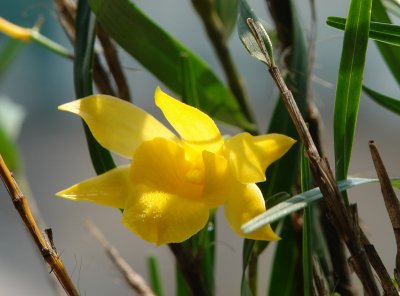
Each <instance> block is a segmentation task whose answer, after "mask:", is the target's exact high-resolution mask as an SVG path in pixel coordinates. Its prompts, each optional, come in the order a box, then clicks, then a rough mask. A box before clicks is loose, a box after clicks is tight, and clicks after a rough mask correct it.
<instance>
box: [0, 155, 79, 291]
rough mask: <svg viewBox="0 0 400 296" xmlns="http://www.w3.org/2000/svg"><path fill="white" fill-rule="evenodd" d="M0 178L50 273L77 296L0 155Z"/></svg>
mask: <svg viewBox="0 0 400 296" xmlns="http://www.w3.org/2000/svg"><path fill="white" fill-rule="evenodd" d="M0 177H1V179H2V180H3V183H4V185H5V187H6V189H7V191H8V193H9V195H10V197H11V200H12V202H13V204H14V207H15V209H16V210H17V211H18V213H19V215H20V217H21V219H22V221H23V222H24V224H25V226H26V228H27V229H28V231H29V233H30V235H31V237H32V238H33V241H34V242H35V244H36V246H37V247H38V249H39V252H40V254H41V255H42V257H43V259H44V260H45V261H46V263H47V265H48V267H49V269H50V272H52V273H54V275H55V276H56V278H57V279H58V281H59V282H60V284H61V285H62V287H63V288H64V290H65V292H66V293H67V295H70V296H79V293H78V290H77V289H76V287H75V285H74V283H73V282H72V280H71V278H70V276H69V274H68V272H67V270H66V269H65V267H64V264H63V262H62V260H61V259H60V258H59V256H58V254H57V251H56V250H55V249H54V248H53V247H52V246H51V244H50V243H49V241H48V240H47V239H46V238H45V237H44V236H43V234H42V232H41V231H40V229H39V227H38V226H37V223H36V221H35V219H34V218H33V215H32V212H31V210H30V208H29V203H28V200H27V199H26V197H25V196H24V194H23V193H22V192H21V190H20V189H19V187H18V184H17V182H16V181H15V179H14V178H13V176H12V173H11V172H10V170H9V169H8V167H7V165H6V164H5V162H4V160H3V158H2V157H1V155H0Z"/></svg>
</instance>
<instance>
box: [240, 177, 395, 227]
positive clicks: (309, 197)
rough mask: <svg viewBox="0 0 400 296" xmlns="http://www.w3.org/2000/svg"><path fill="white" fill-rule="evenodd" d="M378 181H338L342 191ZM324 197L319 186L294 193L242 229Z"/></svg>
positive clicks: (274, 218) (270, 220)
mask: <svg viewBox="0 0 400 296" xmlns="http://www.w3.org/2000/svg"><path fill="white" fill-rule="evenodd" d="M391 181H392V186H393V187H395V188H400V179H397V178H396V179H392V180H391ZM373 182H378V179H366V178H350V179H347V180H341V181H339V182H338V183H337V185H338V188H339V190H340V191H345V190H347V189H350V188H352V187H355V186H360V185H363V184H368V183H373ZM321 197H322V193H321V191H320V190H319V188H318V187H316V188H313V189H311V190H308V191H306V192H303V193H301V194H297V195H294V196H293V197H291V198H289V199H288V200H286V201H284V202H282V203H280V204H278V205H276V206H274V207H272V208H270V209H268V210H267V211H266V212H265V213H263V214H261V215H258V216H257V217H255V218H253V219H252V220H250V221H249V222H247V223H246V224H243V225H242V230H243V231H244V232H245V233H250V232H252V231H254V230H257V229H258V228H260V227H263V226H265V225H267V224H271V223H273V222H275V221H278V220H279V219H282V218H283V217H285V216H287V215H289V214H291V213H293V212H296V211H298V210H301V209H304V208H305V207H306V206H307V205H308V204H310V203H311V202H314V201H316V200H318V199H320V198H321Z"/></svg>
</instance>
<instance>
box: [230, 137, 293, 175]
mask: <svg viewBox="0 0 400 296" xmlns="http://www.w3.org/2000/svg"><path fill="white" fill-rule="evenodd" d="M295 142H296V141H295V140H293V139H292V138H289V137H287V136H284V135H280V134H268V135H262V136H251V135H250V134H248V133H241V134H238V135H236V136H234V137H232V138H230V139H229V140H227V141H226V143H225V155H226V157H227V158H228V159H229V162H230V165H231V166H232V169H233V171H234V173H235V176H236V178H237V180H238V181H239V182H242V183H256V182H261V181H265V179H266V178H265V170H266V169H267V167H268V166H269V165H270V164H271V163H273V162H274V161H276V160H278V159H279V158H280V157H282V156H283V155H284V154H285V153H286V152H287V151H288V150H289V149H290V147H292V145H293V144H294V143H295Z"/></svg>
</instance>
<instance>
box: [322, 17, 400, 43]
mask: <svg viewBox="0 0 400 296" xmlns="http://www.w3.org/2000/svg"><path fill="white" fill-rule="evenodd" d="M326 23H327V24H328V25H329V26H331V27H334V28H336V29H340V30H344V29H345V26H346V19H345V18H341V17H335V16H330V17H328V19H327V21H326ZM369 38H372V39H375V40H376V41H379V42H384V43H387V44H391V45H395V46H400V26H396V25H393V24H388V23H380V22H371V24H370V28H369Z"/></svg>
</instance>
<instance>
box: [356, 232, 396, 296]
mask: <svg viewBox="0 0 400 296" xmlns="http://www.w3.org/2000/svg"><path fill="white" fill-rule="evenodd" d="M360 234H361V242H362V244H363V245H364V248H365V251H366V252H367V255H368V259H369V262H370V263H371V266H372V267H373V268H374V270H375V272H376V274H377V275H378V277H379V280H380V282H381V285H382V288H383V291H384V292H385V295H386V296H396V295H397V296H398V295H399V293H398V292H397V291H396V288H395V287H394V286H393V282H392V279H391V278H390V275H389V273H388V271H387V270H386V268H385V265H383V262H382V260H381V258H380V257H379V255H378V252H377V251H376V249H375V247H374V245H373V244H371V243H370V241H369V240H368V238H367V236H366V235H365V233H364V231H362V229H360Z"/></svg>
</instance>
